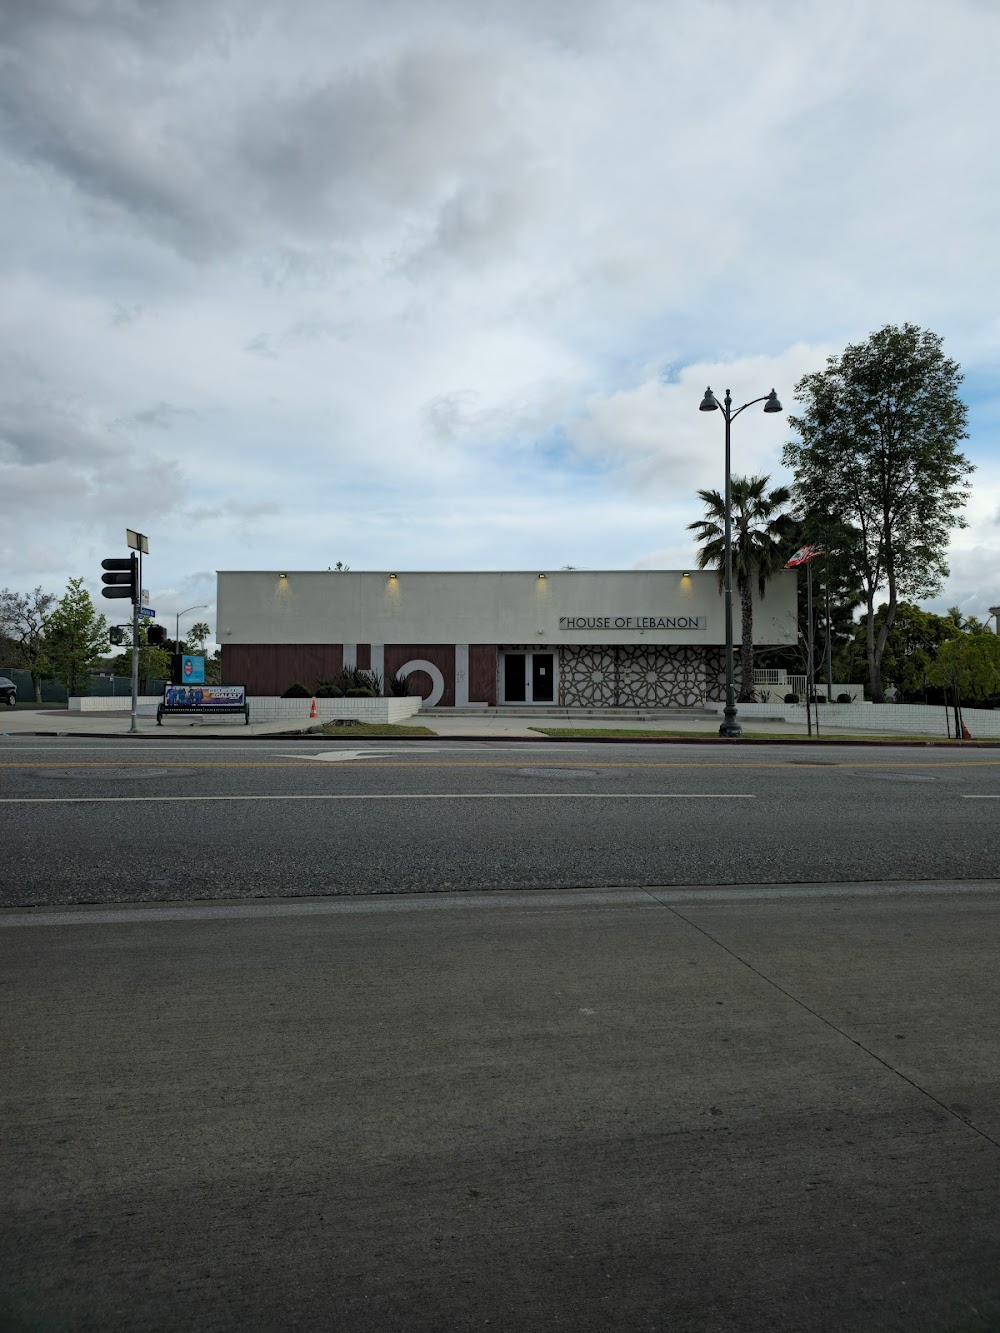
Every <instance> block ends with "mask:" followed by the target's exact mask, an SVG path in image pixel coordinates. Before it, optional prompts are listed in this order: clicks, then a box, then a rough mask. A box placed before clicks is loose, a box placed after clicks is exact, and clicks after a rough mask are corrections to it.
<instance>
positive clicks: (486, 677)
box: [469, 643, 497, 707]
mask: <svg viewBox="0 0 1000 1333" xmlns="http://www.w3.org/2000/svg"><path fill="white" fill-rule="evenodd" d="M469 702H470V703H474V704H480V703H487V704H490V705H491V706H492V707H496V702H497V645H496V644H495V643H470V644H469Z"/></svg>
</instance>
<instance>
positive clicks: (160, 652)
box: [113, 624, 170, 694]
mask: <svg viewBox="0 0 1000 1333" xmlns="http://www.w3.org/2000/svg"><path fill="white" fill-rule="evenodd" d="M113 670H114V673H115V675H116V676H129V677H131V675H132V649H131V648H130V647H129V648H126V650H125V651H124V652H123V653H122V654H121V655H120V656H119V657H116V658H115V659H114V666H113ZM169 679H170V653H169V652H168V651H167V649H166V648H159V647H156V646H154V645H153V644H150V643H149V641H148V639H147V637H146V626H145V625H142V624H140V625H139V693H140V694H145V693H146V685H147V682H148V681H150V680H169Z"/></svg>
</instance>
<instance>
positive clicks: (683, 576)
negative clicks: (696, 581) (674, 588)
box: [681, 569, 691, 579]
mask: <svg viewBox="0 0 1000 1333" xmlns="http://www.w3.org/2000/svg"><path fill="white" fill-rule="evenodd" d="M690 577H691V571H690V570H689V569H685V571H684V573H683V574H682V575H681V578H682V579H689V578H690Z"/></svg>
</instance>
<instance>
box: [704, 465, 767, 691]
mask: <svg viewBox="0 0 1000 1333" xmlns="http://www.w3.org/2000/svg"><path fill="white" fill-rule="evenodd" d="M770 480H771V478H770V477H733V479H732V492H733V513H732V519H733V577H734V579H735V580H736V587H737V589H738V591H739V595H740V607H741V609H742V612H743V625H742V629H743V642H742V647H741V649H740V674H741V677H742V679H741V682H740V696H739V697H740V703H752V702H753V697H754V693H753V585H754V582H755V581H756V584H757V588H758V590H759V592H760V595H761V597H763V596H764V594H765V592H766V591H767V583H768V580H769V579H771V578H773V577H774V575H775V574H776V573H777V572H778V570H779V569H781V567H782V566H783V565H784V563H785V562H784V556H783V554H782V550H781V546H780V543H781V539H782V538H783V537H784V536H785V535H786V534H787V532H788V530H789V528H790V527H791V526H792V523H793V519H792V517H791V515H790V514H788V513H785V512H783V511H782V508H781V506H782V505H785V504H787V503H788V501H789V500H790V499H791V498H792V493H791V491H789V489H788V488H787V486H776V487H775V488H774V490H772V491H768V490H767V484H768V482H769V481H770ZM698 495H699V497H700V498H701V499H702V500H703V501H704V504H705V511H706V513H705V517H704V518H703V519H699V520H698V522H697V523H689V524H688V529H689V530H690V531H692V532H695V533H697V536H698V542H699V543H700V545H701V550H700V551H699V552H698V568H699V569H707V568H708V567H709V566H714V567H715V568H716V569H717V570H718V571H719V586H720V587H722V586H723V584H724V583H725V576H726V535H725V534H726V529H725V523H726V501H725V497H724V496H722V495H720V494H719V492H718V491H699V492H698Z"/></svg>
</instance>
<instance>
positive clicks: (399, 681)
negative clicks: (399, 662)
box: [389, 671, 410, 699]
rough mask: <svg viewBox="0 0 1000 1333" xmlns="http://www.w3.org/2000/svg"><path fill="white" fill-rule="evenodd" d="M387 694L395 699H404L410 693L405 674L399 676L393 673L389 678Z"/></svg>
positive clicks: (408, 680) (408, 681)
mask: <svg viewBox="0 0 1000 1333" xmlns="http://www.w3.org/2000/svg"><path fill="white" fill-rule="evenodd" d="M389 693H390V694H393V695H395V697H396V698H397V699H405V698H406V696H407V695H408V694H409V693H410V677H409V676H408V675H406V674H405V673H404V674H403V675H400V673H399V672H398V671H395V672H393V674H392V675H391V676H390V677H389Z"/></svg>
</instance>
